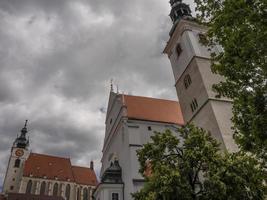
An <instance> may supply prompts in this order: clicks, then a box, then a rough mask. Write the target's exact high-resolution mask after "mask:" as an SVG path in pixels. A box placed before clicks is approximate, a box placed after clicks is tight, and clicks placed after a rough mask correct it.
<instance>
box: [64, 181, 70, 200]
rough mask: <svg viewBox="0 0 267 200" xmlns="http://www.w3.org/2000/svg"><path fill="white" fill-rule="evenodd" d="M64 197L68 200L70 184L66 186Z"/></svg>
mask: <svg viewBox="0 0 267 200" xmlns="http://www.w3.org/2000/svg"><path fill="white" fill-rule="evenodd" d="M65 197H66V200H70V184H68V185H67V186H66V191H65Z"/></svg>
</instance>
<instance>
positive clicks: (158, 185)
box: [133, 125, 267, 200]
mask: <svg viewBox="0 0 267 200" xmlns="http://www.w3.org/2000/svg"><path fill="white" fill-rule="evenodd" d="M178 132H179V133H180V137H179V138H180V139H178V137H176V136H174V135H173V134H172V133H171V132H170V131H169V130H166V131H165V132H164V133H159V132H157V133H155V135H154V136H152V137H151V138H152V141H151V142H150V143H147V144H145V145H144V147H143V148H142V149H140V150H138V152H137V155H138V160H139V162H140V165H141V168H140V173H142V174H143V175H144V174H147V173H145V172H146V171H147V170H151V173H150V175H149V176H145V175H144V178H145V180H146V182H145V185H144V187H143V188H142V189H141V190H140V191H139V192H137V193H135V194H133V197H134V199H135V200H155V199H157V200H178V199H179V200H195V199H197V200H210V199H213V200H226V199H231V200H237V199H242V200H246V199H264V194H266V186H264V184H263V182H264V180H266V178H267V176H266V172H265V171H264V170H263V168H262V165H261V163H259V162H258V160H257V159H255V158H253V157H251V156H249V155H247V154H244V153H241V152H239V153H225V154H224V153H222V152H221V151H220V149H219V143H218V142H217V141H216V140H215V139H213V138H212V137H211V136H210V135H209V134H207V133H206V132H205V131H204V130H203V129H200V128H197V127H194V126H192V125H189V126H187V127H184V128H180V129H179V130H178ZM148 162H149V163H150V165H149V166H150V167H151V168H150V167H149V168H148V164H147V163H148Z"/></svg>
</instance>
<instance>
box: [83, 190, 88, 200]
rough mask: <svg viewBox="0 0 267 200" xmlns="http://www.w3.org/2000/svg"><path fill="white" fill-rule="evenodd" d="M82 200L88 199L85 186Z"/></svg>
mask: <svg viewBox="0 0 267 200" xmlns="http://www.w3.org/2000/svg"><path fill="white" fill-rule="evenodd" d="M83 200H88V190H87V188H83Z"/></svg>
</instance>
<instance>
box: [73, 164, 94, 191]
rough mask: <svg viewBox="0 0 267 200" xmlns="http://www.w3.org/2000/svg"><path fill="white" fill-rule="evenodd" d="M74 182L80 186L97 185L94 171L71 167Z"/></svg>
mask: <svg viewBox="0 0 267 200" xmlns="http://www.w3.org/2000/svg"><path fill="white" fill-rule="evenodd" d="M72 171H73V176H74V179H75V182H76V183H78V184H82V185H93V186H96V185H97V178H96V175H95V172H94V170H92V169H90V168H85V167H78V166H72Z"/></svg>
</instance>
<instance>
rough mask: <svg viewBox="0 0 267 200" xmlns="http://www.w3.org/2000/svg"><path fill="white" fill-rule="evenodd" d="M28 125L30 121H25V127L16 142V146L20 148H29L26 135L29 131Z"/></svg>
mask: <svg viewBox="0 0 267 200" xmlns="http://www.w3.org/2000/svg"><path fill="white" fill-rule="evenodd" d="M27 123H28V120H26V121H25V125H24V127H23V128H22V129H21V131H20V132H21V133H20V136H19V137H18V138H17V139H16V140H15V143H14V144H15V146H16V147H18V148H24V149H25V148H26V147H28V146H29V140H28V139H27V138H26V134H27V133H28V130H27Z"/></svg>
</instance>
